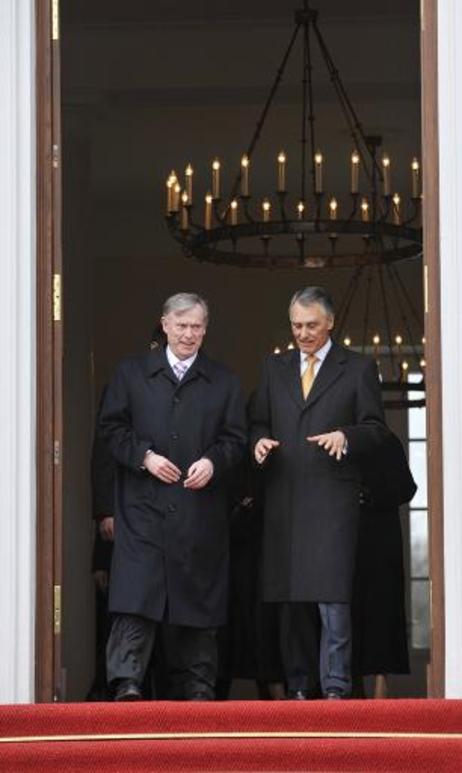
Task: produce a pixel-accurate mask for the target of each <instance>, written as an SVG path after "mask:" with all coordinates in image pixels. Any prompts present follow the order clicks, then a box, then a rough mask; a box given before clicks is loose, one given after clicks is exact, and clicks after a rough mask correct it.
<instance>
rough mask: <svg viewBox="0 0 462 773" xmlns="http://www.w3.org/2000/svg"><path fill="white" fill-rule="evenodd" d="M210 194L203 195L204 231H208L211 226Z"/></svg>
mask: <svg viewBox="0 0 462 773" xmlns="http://www.w3.org/2000/svg"><path fill="white" fill-rule="evenodd" d="M212 201H213V199H212V195H211V193H207V195H206V197H205V217H204V228H205V230H206V231H210V229H211V227H212Z"/></svg>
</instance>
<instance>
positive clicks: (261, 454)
mask: <svg viewBox="0 0 462 773" xmlns="http://www.w3.org/2000/svg"><path fill="white" fill-rule="evenodd" d="M279 445H280V443H279V440H272V439H271V438H268V437H261V438H260V440H259V441H258V443H257V444H256V446H255V450H254V455H255V460H256V461H257V462H258V464H263V462H265V461H266V458H267V456H268V454H270V453H271V451H272V450H273V448H277V447H278V446H279Z"/></svg>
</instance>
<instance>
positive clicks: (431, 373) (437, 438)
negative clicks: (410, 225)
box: [36, 0, 445, 701]
mask: <svg viewBox="0 0 462 773" xmlns="http://www.w3.org/2000/svg"><path fill="white" fill-rule="evenodd" d="M57 6H58V2H57V0H36V25H37V26H36V46H37V602H36V620H37V626H36V664H37V667H36V669H37V670H36V699H37V700H38V701H50V700H57V699H59V697H60V695H59V685H60V669H61V663H60V635H59V633H55V620H54V614H55V609H54V592H55V591H54V589H55V587H56V586H61V576H62V565H61V562H62V544H61V543H62V464H61V458H62V431H63V422H62V320H57V321H53V276H54V274H56V273H59V274H60V275H62V265H61V264H62V256H61V180H60V178H61V169H60V157H61V153H60V148H61V140H60V121H59V115H57V110H56V105H59V41H58V40H54V41H53V40H52V35H51V30H52V21H53V19H52V15H53V14H52V12H53V9H55V11H56V8H57ZM437 6H438V0H422V3H421V8H422V32H421V62H422V69H421V72H422V148H423V152H422V156H423V159H424V164H423V182H424V186H423V187H424V212H425V217H424V253H425V257H424V286H425V335H426V340H427V344H426V359H427V408H428V410H427V425H428V440H429V442H428V449H429V460H428V461H429V465H428V478H429V486H428V496H429V514H430V547H429V553H430V576H431V615H432V630H431V663H430V667H429V675H428V691H429V695H430V696H432V697H443V696H444V679H445V674H444V647H445V635H444V542H443V536H444V532H443V512H444V511H443V465H442V458H443V454H442V420H441V417H442V389H441V382H442V379H441V342H440V255H439V207H438V202H439V178H438V131H437V121H436V117H437V115H438V111H437V106H438V79H437V74H438V58H437ZM53 146H57V150H56V149H55V151H54V150H53Z"/></svg>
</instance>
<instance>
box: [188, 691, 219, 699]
mask: <svg viewBox="0 0 462 773" xmlns="http://www.w3.org/2000/svg"><path fill="white" fill-rule="evenodd" d="M188 700H190V701H211V700H213V698H212V697H211V696H210V695H208V693H206V692H205V691H204V690H197V692H193V693H192V694H191V696H190V698H188Z"/></svg>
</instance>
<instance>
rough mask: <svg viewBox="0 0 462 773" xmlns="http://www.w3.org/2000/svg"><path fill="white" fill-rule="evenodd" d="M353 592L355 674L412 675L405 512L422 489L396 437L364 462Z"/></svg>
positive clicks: (387, 439)
mask: <svg viewBox="0 0 462 773" xmlns="http://www.w3.org/2000/svg"><path fill="white" fill-rule="evenodd" d="M361 466H362V472H363V495H362V505H361V514H360V519H359V533H358V551H357V558H356V573H355V582H354V592H353V607H352V619H353V672H354V673H356V674H407V673H409V656H408V646H407V624H406V612H405V576H404V565H403V542H402V535H401V523H400V514H399V506H400V505H401V504H404V503H405V502H409V501H410V500H411V499H412V497H413V496H414V494H415V492H416V490H417V486H416V484H415V481H414V478H413V477H412V473H411V471H410V469H409V465H408V461H407V458H406V454H405V452H404V448H403V446H402V444H401V442H400V440H399V439H398V438H397V437H396V435H394V434H393V433H392V432H389V433H388V436H387V437H386V438H385V442H384V443H382V444H381V446H380V448H379V449H377V451H376V452H375V453H372V454H370V455H369V457H368V459H367V460H364V463H363V464H362V465H361Z"/></svg>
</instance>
